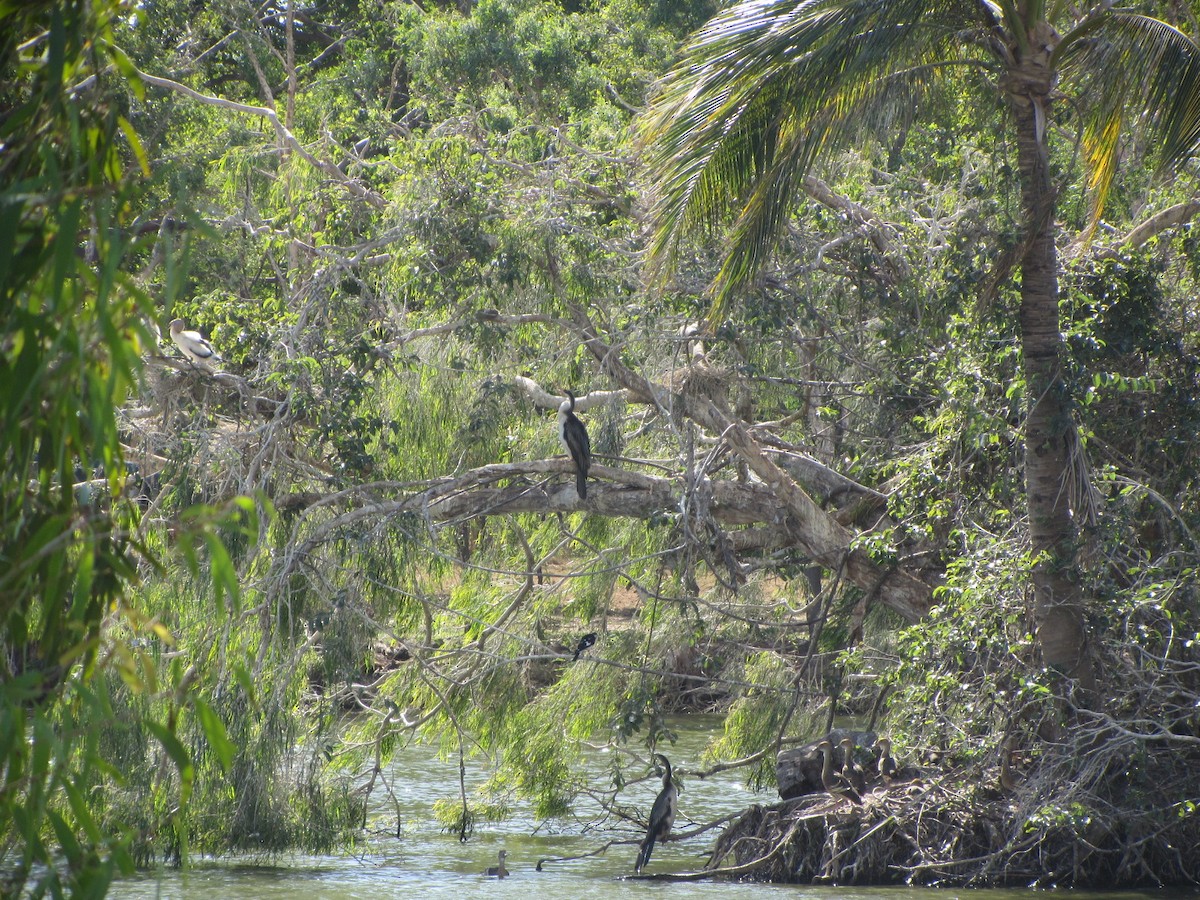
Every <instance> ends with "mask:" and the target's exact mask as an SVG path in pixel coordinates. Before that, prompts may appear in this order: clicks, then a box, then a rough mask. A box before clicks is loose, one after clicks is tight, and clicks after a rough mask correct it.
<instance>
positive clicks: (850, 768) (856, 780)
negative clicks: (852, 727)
mask: <svg viewBox="0 0 1200 900" xmlns="http://www.w3.org/2000/svg"><path fill="white" fill-rule="evenodd" d="M841 747H842V777H844V778H845V779H846V780H847V781H848V782H850V784H851V785H852V786H853V788H854V790H856V791H858V793H859V794H861V793H862V792H863V791H865V790H866V789H867V775H866V773H865V772H864V771H863V768H862V766H860V765H859V764H858V763H856V762H855V761H854V740H853V738H848V737H844V738H842V740H841Z"/></svg>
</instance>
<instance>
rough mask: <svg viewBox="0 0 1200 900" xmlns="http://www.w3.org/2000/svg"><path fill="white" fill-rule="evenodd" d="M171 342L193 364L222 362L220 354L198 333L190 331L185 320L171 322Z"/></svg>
mask: <svg viewBox="0 0 1200 900" xmlns="http://www.w3.org/2000/svg"><path fill="white" fill-rule="evenodd" d="M171 340H173V341H174V342H175V346H177V347H178V348H179V349H180V350H182V351H183V355H184V356H186V357H187V358H188V359H190V360H191V361H192V362H198V363H208V362H220V360H221V357H220V354H218V353H217V351H216V350H214V349H213V345H212V344H210V343H209V342H208V341H206V340H205V339H204V336H203V335H201V334H200V332H198V331H188V330H187V326H186V325H185V324H184V322H183V319H172V320H171Z"/></svg>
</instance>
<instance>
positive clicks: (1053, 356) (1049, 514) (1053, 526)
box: [1009, 42, 1095, 695]
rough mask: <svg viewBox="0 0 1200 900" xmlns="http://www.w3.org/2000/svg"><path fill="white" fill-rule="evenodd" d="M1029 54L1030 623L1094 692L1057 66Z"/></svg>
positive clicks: (1020, 88)
mask: <svg viewBox="0 0 1200 900" xmlns="http://www.w3.org/2000/svg"><path fill="white" fill-rule="evenodd" d="M1031 43H1032V42H1031ZM1046 49H1048V48H1046ZM1031 56H1033V58H1026V59H1024V60H1022V61H1021V62H1020V63H1018V66H1017V67H1016V69H1015V70H1014V72H1013V73H1012V77H1011V79H1010V81H1009V91H1010V97H1011V101H1012V107H1013V112H1014V116H1015V121H1016V130H1017V150H1018V165H1019V167H1020V177H1021V201H1022V207H1023V209H1022V212H1023V214H1024V218H1025V222H1026V227H1027V232H1026V235H1025V248H1024V249H1025V253H1024V256H1023V259H1022V262H1021V351H1022V359H1023V364H1024V370H1025V390H1026V393H1027V397H1028V400H1027V409H1028V417H1027V419H1026V426H1025V427H1026V432H1025V490H1026V496H1027V500H1028V504H1029V510H1028V512H1029V536H1030V542H1031V545H1032V549H1033V553H1034V555H1035V557H1036V560H1037V562H1036V564H1035V567H1034V574H1033V584H1034V624H1035V626H1036V629H1037V642H1038V646H1039V649H1040V650H1041V654H1042V663H1043V664H1044V665H1045V666H1047V667H1049V668H1050V669H1052V670H1054V671H1057V672H1059V673H1061V674H1063V675H1065V676H1067V677H1069V678H1074V679H1077V680H1078V683H1079V685H1080V687H1082V688H1083V691H1084V693H1085V694H1089V695H1090V694H1091V693H1092V691H1093V689H1094V687H1095V682H1094V673H1093V670H1092V663H1091V655H1090V653H1089V650H1088V643H1087V631H1086V628H1085V625H1084V617H1083V596H1082V591H1081V588H1080V584H1079V578H1078V569H1077V566H1076V560H1075V526H1074V523H1073V521H1072V518H1071V510H1070V500H1069V497H1070V491H1069V490H1068V484H1067V479H1068V478H1069V477H1070V449H1069V448H1070V441H1069V438H1070V436H1071V435H1070V429H1072V428H1074V423H1073V422H1072V420H1071V415H1070V402H1069V397H1068V396H1067V388H1066V383H1065V380H1064V378H1063V370H1062V355H1061V353H1062V338H1061V332H1060V330H1059V319H1058V255H1057V251H1056V249H1055V244H1054V237H1055V222H1054V211H1055V196H1054V186H1053V183H1052V182H1051V179H1050V170H1049V163H1048V155H1047V148H1046V141H1045V135H1046V128H1047V120H1048V118H1049V112H1050V99H1049V93H1050V86H1051V85H1052V83H1053V81H1052V77H1051V76H1052V74H1053V73H1052V70H1051V69H1050V67H1049V65H1048V61H1047V60H1046V59H1045V57H1046V56H1048V54H1047V53H1046V52H1044V50H1040V49H1038V50H1034V52H1033V53H1032V54H1031Z"/></svg>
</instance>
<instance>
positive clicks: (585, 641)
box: [571, 631, 596, 662]
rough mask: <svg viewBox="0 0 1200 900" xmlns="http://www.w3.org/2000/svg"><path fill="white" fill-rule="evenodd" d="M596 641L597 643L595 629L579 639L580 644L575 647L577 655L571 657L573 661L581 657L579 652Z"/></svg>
mask: <svg viewBox="0 0 1200 900" xmlns="http://www.w3.org/2000/svg"><path fill="white" fill-rule="evenodd" d="M594 643H596V632H594V631H593V632H590V633H588V634H585V635H584V636H583V637H581V638H580V639H579V644H578V645H577V646H576V647H575V655H574V656H573V657H571V662H575V661H576V660H577V659H579V654H580V653H582V652H583V651H584V650H586V649H587V648H588V647H590V646H592V644H594Z"/></svg>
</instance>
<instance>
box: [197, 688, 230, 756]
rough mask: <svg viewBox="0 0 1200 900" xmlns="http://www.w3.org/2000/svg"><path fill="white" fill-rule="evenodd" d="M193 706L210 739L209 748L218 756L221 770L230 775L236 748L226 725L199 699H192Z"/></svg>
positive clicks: (202, 727) (205, 734)
mask: <svg viewBox="0 0 1200 900" xmlns="http://www.w3.org/2000/svg"><path fill="white" fill-rule="evenodd" d="M192 706H193V708H194V709H195V710H196V717H197V718H198V719H199V720H200V727H201V729H203V731H204V736H205V737H207V738H208V744H209V746H210V747H212V750H213V753H215V754H216V755H217V762H219V763H220V764H221V770H222V771H224V772H226V773H228V772H229V767H230V766H231V765H233V756H234V753H235V752H236V748H235V747H234V746H233V742H232V741H230V740H229V734H228V733H227V732H226V731H225V723H224V722H222V721H221V717H220V716H218V715H217V714H216V713H215V712H214V711H213V709H212V707H211V706H209V705H208V704H207V703H205V702H204V701H203V700H201V699H200V698H199V697H194V698H192Z"/></svg>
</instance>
